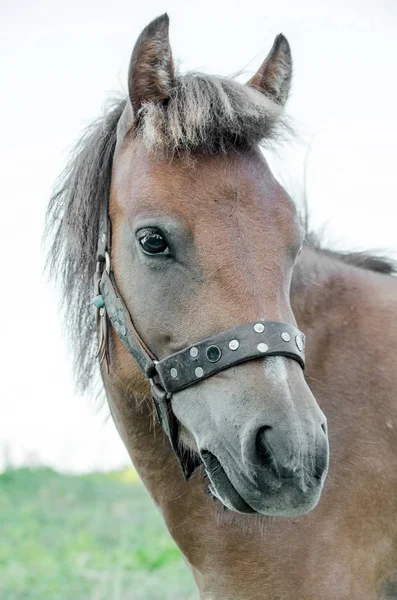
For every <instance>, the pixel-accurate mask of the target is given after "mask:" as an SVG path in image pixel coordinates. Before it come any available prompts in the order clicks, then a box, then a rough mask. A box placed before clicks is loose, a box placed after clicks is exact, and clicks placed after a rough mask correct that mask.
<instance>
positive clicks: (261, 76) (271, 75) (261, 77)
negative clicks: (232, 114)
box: [247, 33, 292, 106]
mask: <svg viewBox="0 0 397 600" xmlns="http://www.w3.org/2000/svg"><path fill="white" fill-rule="evenodd" d="M291 78H292V57H291V49H290V47H289V43H288V41H287V38H285V37H284V36H283V34H282V33H279V35H278V36H277V37H276V39H275V40H274V44H273V46H272V49H271V50H270V52H269V54H268V55H267V57H266V58H265V60H264V61H263V63H262V64H261V66H260V67H259V69H258V71H257V72H256V73H255V75H254V76H253V77H252V78H251V79H250V80H249V81H248V83H247V85H249V86H250V87H252V88H255V89H257V90H259V91H260V92H263V93H264V94H266V95H267V96H269V97H270V98H271V99H272V100H274V101H275V102H277V104H281V106H284V104H285V103H286V102H287V99H288V94H289V90H290V87H291Z"/></svg>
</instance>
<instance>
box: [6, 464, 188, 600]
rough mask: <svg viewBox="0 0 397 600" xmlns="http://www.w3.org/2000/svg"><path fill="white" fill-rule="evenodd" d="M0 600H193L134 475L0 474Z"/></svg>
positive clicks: (171, 546) (185, 571)
mask: <svg viewBox="0 0 397 600" xmlns="http://www.w3.org/2000/svg"><path fill="white" fill-rule="evenodd" d="M0 599H1V600H83V599H84V600H171V599H172V600H197V599H198V595H197V593H196V592H195V588H194V584H193V580H192V577H191V575H190V573H189V571H188V569H187V567H186V566H185V564H184V562H183V560H182V558H181V556H180V554H179V551H178V549H177V548H176V546H175V544H174V542H173V541H172V539H171V537H170V535H169V534H168V532H167V530H166V528H165V525H164V523H163V521H162V519H161V517H160V515H159V514H158V512H157V510H156V509H155V507H154V506H153V504H152V502H151V501H150V499H149V497H148V495H147V492H146V491H145V489H144V487H143V485H142V484H141V483H140V482H139V480H138V478H137V476H136V475H135V472H134V471H133V470H132V469H127V470H125V471H122V472H119V473H96V474H92V475H83V476H71V475H61V474H59V473H56V472H54V471H52V470H51V469H43V468H40V469H15V470H14V469H12V470H8V471H6V472H5V473H3V474H2V475H0Z"/></svg>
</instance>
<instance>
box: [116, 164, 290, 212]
mask: <svg viewBox="0 0 397 600" xmlns="http://www.w3.org/2000/svg"><path fill="white" fill-rule="evenodd" d="M112 192H113V196H115V197H116V203H117V205H119V207H120V208H121V209H122V210H123V212H124V211H126V212H127V214H128V215H131V216H134V214H136V213H139V212H140V211H142V210H144V211H145V212H146V211H148V210H149V211H150V210H153V211H162V212H164V213H167V212H170V213H173V214H176V215H178V214H179V215H180V216H181V217H184V218H185V219H186V220H187V221H191V220H193V221H196V220H197V218H200V216H203V217H204V218H205V217H206V216H207V215H208V214H209V213H211V217H212V219H216V214H217V213H219V215H220V216H221V218H223V213H224V210H225V208H226V209H227V207H228V206H230V204H232V205H233V204H236V201H243V202H244V203H245V204H250V205H251V207H252V209H253V210H255V207H256V209H257V210H261V209H263V208H264V204H266V205H267V208H271V207H272V206H273V205H275V204H277V203H278V202H279V201H280V199H281V198H282V193H281V188H279V187H277V185H275V180H274V178H273V176H272V174H271V172H270V170H269V168H268V166H267V164H266V161H265V160H264V158H263V157H261V156H258V155H257V154H255V153H253V152H245V153H241V154H237V153H230V154H227V155H212V156H192V157H191V158H190V159H189V158H188V159H187V160H186V159H184V160H180V159H177V158H175V159H173V160H172V161H167V160H165V159H159V158H156V157H153V156H149V155H147V154H142V153H139V152H132V153H131V154H130V155H129V154H128V153H127V155H124V156H121V157H118V158H117V160H115V164H114V168H113V178H112Z"/></svg>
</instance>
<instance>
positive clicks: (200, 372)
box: [194, 367, 204, 377]
mask: <svg viewBox="0 0 397 600" xmlns="http://www.w3.org/2000/svg"><path fill="white" fill-rule="evenodd" d="M194 374H195V375H196V377H202V376H203V375H204V371H203V369H202V368H201V367H196V369H194Z"/></svg>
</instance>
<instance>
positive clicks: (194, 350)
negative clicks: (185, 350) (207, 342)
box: [189, 346, 198, 358]
mask: <svg viewBox="0 0 397 600" xmlns="http://www.w3.org/2000/svg"><path fill="white" fill-rule="evenodd" d="M189 353H190V356H191V357H192V358H196V356H197V355H198V348H196V346H193V348H190V350H189Z"/></svg>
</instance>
